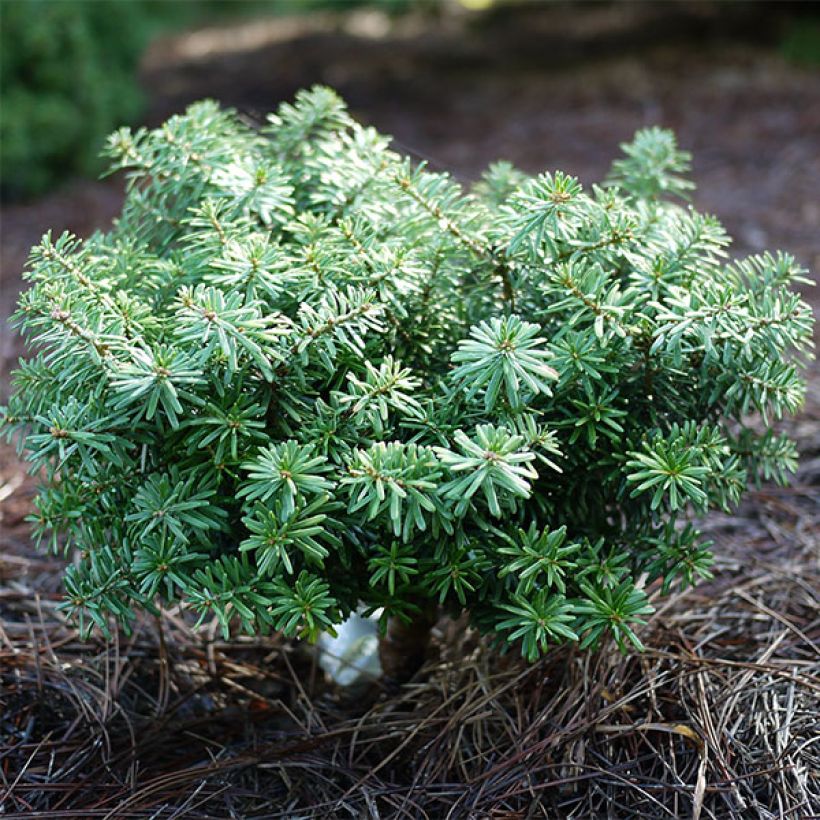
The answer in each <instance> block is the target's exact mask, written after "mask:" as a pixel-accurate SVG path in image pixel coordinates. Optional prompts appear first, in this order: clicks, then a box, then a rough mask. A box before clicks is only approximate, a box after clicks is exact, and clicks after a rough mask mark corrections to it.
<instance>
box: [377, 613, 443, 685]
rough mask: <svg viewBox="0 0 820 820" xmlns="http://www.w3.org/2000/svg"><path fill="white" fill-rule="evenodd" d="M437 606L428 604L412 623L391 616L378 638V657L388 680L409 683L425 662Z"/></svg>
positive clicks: (388, 681)
mask: <svg viewBox="0 0 820 820" xmlns="http://www.w3.org/2000/svg"><path fill="white" fill-rule="evenodd" d="M435 622H436V607H435V606H429V605H428V606H426V607H424V608H422V610H421V612H420V613H419V614H418V615H416V616H415V618H413V620H412V621H410V623H407V622H405V621H402V620H400V619H399V618H391V619H390V620H389V621H388V623H387V632H386V633H385V635H384V637H383V638H381V640H380V641H379V660H380V661H381V666H382V674H383V676H384V680H385V682H386V683H394V684H401V683H406V682H407V681H408V680H410V678H412V677H413V675H414V674H415V673H416V672H418V670H419V668H420V667H421V665H422V664H423V663H424V658H425V655H426V654H427V647H428V645H429V644H430V630H431V629H432V628H433V625H434V624H435Z"/></svg>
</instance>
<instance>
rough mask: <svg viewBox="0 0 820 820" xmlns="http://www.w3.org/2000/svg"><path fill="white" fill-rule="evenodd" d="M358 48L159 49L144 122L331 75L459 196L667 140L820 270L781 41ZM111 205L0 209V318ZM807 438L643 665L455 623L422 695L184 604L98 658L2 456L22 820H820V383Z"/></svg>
mask: <svg viewBox="0 0 820 820" xmlns="http://www.w3.org/2000/svg"><path fill="white" fill-rule="evenodd" d="M356 31H357V29H355V27H354V29H353V31H352V33H351V32H350V31H345V30H342V31H336V30H333V31H329V32H322V31H319V32H315V31H313V30H312V29H311V30H310V31H302V30H300V29H297V30H296V31H295V32H293V33H292V34H291V35H289V36H288V37H285V38H284V39H275V38H274V39H273V40H272V41H271V42H268V41H265V40H264V38H261V40H260V39H259V38H257V40H251V42H253V44H254V47H253V49H252V50H247V49H244V50H243V49H240V50H224V51H223V52H218V51H217V52H216V53H213V52H210V53H209V54H208V55H207V57H206V58H205V57H202V56H200V55H201V52H200V51H197V50H196V49H191V48H190V40H189V41H188V47H187V50H186V41H185V40H176V41H173V42H170V43H166V44H164V46H162V48H159V47H158V48H157V49H156V50H155V52H154V53H153V54H152V55H149V59H148V61H147V63H146V67H145V76H146V79H147V81H148V82H150V84H151V86H152V87H154V88H155V89H157V90H158V93H157V95H156V96H155V99H154V103H153V105H154V108H153V114H152V117H154V118H155V119H157V118H160V117H162V116H164V115H166V114H167V113H168V112H169V111H170V110H172V109H175V108H178V107H179V106H181V105H182V104H184V103H185V102H186V101H188V100H190V99H195V98H197V97H200V96H203V95H206V94H208V95H212V96H217V97H219V98H221V99H223V100H224V101H225V102H227V103H229V104H234V105H237V106H240V107H241V108H243V109H244V110H246V111H248V112H249V113H250V114H253V113H254V112H255V111H259V110H265V109H269V108H272V107H273V105H274V103H275V102H276V100H278V99H279V98H281V97H283V96H289V95H290V94H291V93H292V91H293V90H294V88H296V87H299V86H302V85H307V84H309V83H310V82H313V81H322V82H330V83H333V84H334V85H337V86H339V88H340V90H341V91H342V92H343V93H344V94H345V95H346V96H348V97H349V98H350V99H351V101H352V103H353V106H354V109H355V111H354V113H356V114H357V115H358V116H361V117H363V118H365V119H366V120H368V121H369V122H372V123H373V124H374V125H377V126H378V127H379V128H380V129H382V130H385V131H388V132H392V133H394V134H396V136H397V138H398V140H399V144H400V145H401V147H402V148H403V149H405V150H413V151H414V152H415V153H417V154H418V155H420V156H424V157H428V156H429V157H430V158H432V159H434V160H435V163H436V164H437V165H440V166H445V167H448V168H452V169H454V170H455V172H456V173H458V174H459V175H460V176H461V177H464V178H465V179H469V178H474V177H475V175H476V174H477V173H478V171H479V170H480V169H481V167H483V166H484V165H485V164H486V162H488V161H490V160H493V159H496V158H497V157H499V156H506V157H508V158H510V159H511V160H513V161H515V162H517V163H519V164H520V165H521V166H522V167H524V168H526V169H528V170H536V169H538V168H540V167H542V166H545V165H546V166H549V167H561V168H564V169H566V170H567V171H571V172H575V173H578V174H579V175H580V176H581V178H582V179H584V180H589V179H594V178H598V177H599V176H600V175H601V174H602V172H603V170H604V169H605V167H606V163H607V162H608V159H609V157H611V156H612V154H613V153H614V148H615V145H616V143H617V142H618V141H620V140H622V139H625V138H627V137H628V136H629V135H630V134H631V132H632V131H634V130H635V128H637V127H640V126H641V125H644V124H647V123H650V122H655V121H660V122H661V123H662V124H664V125H670V126H672V127H674V128H676V130H677V131H678V133H679V137H680V141H681V143H682V145H683V146H684V147H686V148H687V149H690V150H692V151H693V153H694V154H695V173H694V175H695V179H696V181H697V182H698V185H699V188H698V192H697V194H696V197H695V199H696V204H697V205H698V206H699V207H701V208H705V209H707V210H711V211H714V212H716V213H717V214H718V215H719V216H720V217H721V218H723V219H724V221H725V223H726V225H727V227H728V228H729V230H730V232H731V233H733V234H734V235H735V236H736V237H737V238H738V242H737V245H736V247H735V250H736V251H737V253H738V254H743V253H747V252H751V251H756V250H758V249H759V248H760V247H762V246H779V247H784V248H786V249H788V250H790V251H793V252H794V253H795V254H796V256H797V257H798V259H799V260H800V261H801V262H802V263H803V264H805V265H806V266H810V267H812V268H813V269H814V270H815V271H817V270H820V248H818V245H817V235H818V231H819V230H820V207H818V203H817V195H816V191H817V190H818V189H820V164H819V163H820V150H818V148H820V146H818V142H820V140H818V137H817V135H818V133H820V121H818V119H817V118H818V116H820V114H818V111H820V106H817V105H812V104H813V103H816V102H817V100H818V99H820V81H819V80H818V78H817V76H816V75H814V74H811V73H809V72H807V71H804V70H800V69H796V68H793V67H790V66H788V65H787V64H785V63H784V62H783V61H782V60H781V59H780V58H779V57H777V56H776V55H775V54H772V53H771V52H770V51H769V50H767V49H764V48H762V47H759V46H752V45H749V44H747V43H725V42H719V43H713V44H712V46H711V47H708V48H707V49H705V50H696V49H694V48H693V47H692V44H691V43H686V42H677V43H675V44H667V45H661V46H653V47H648V46H647V47H641V50H640V51H638V52H630V54H629V56H619V54H618V53H617V51H616V52H615V53H612V52H605V53H603V54H597V55H596V58H595V59H594V60H591V61H588V62H586V61H584V60H583V59H578V58H577V55H576V58H573V59H571V60H568V62H566V63H565V64H564V63H560V62H559V63H557V64H552V65H539V64H538V62H537V60H536V61H535V63H534V62H533V60H534V59H535V58H533V59H528V60H524V61H520V62H518V63H514V64H509V65H507V66H505V65H504V61H503V59H500V58H499V57H498V55H497V54H496V55H494V56H493V58H492V59H490V57H488V56H486V55H485V56H482V52H481V51H480V50H478V51H476V49H475V48H467V47H466V46H458V48H462V49H463V50H462V51H458V48H456V47H455V46H454V47H453V48H451V49H450V50H449V51H448V48H447V41H446V36H447V35H446V33H445V34H444V35H441V36H440V37H439V39H437V40H434V41H433V42H434V43H438V44H439V45H438V46H436V52H435V54H436V55H438V56H437V57H436V56H435V55H433V56H434V57H435V59H433V57H431V54H430V48H431V47H430V46H429V45H423V43H424V42H426V41H424V40H423V39H422V38H420V37H415V36H411V34H412V32H411V34H403V35H401V36H399V35H395V40H393V41H391V40H390V39H389V38H390V36H392V35H389V34H388V35H383V36H382V38H381V39H379V38H377V37H373V36H371V35H372V32H373V31H374V30H373V29H372V28H371V30H370V31H371V34H367V33H366V30H365V32H364V33H362V32H361V30H359V33H358V34H357V33H356ZM385 36H386V37H387V40H386V41H385ZM579 36H581V35H579ZM442 38H444V40H443V42H444V45H441V42H442ZM510 39H511V42H514V40H513V39H512V38H510ZM453 42H455V43H458V42H461V41H458V40H457V41H453ZM453 42H451V45H453ZM464 42H468V40H464ZM467 57H469V59H467ZM422 58H423V59H422ZM298 60H301V62H300V63H298V67H297V65H296V63H295V62H294V61H298ZM447 60H451V62H449V63H448V62H447ZM284 64H287V65H288V73H287V74H284V75H283V73H282V72H278V67H281V66H282V65H284ZM570 66H571V67H570ZM277 72H278V73H277ZM291 77H292V80H291V79H289V78H291ZM291 83H292V85H291ZM501 111H503V116H500V115H499V112H501ZM761 158H765V159H764V160H763V161H762V160H761ZM120 185H121V184H120V183H119V182H117V181H114V182H109V183H105V184H100V185H91V184H89V183H77V184H76V185H74V186H72V187H70V188H68V189H67V190H65V191H62V192H59V193H57V194H55V195H53V196H51V197H48V198H47V199H45V200H43V201H41V202H38V203H32V204H29V205H25V206H15V207H14V208H5V209H4V211H3V247H2V269H3V276H4V280H3V295H2V301H3V304H2V308H3V311H4V314H5V313H7V312H8V311H9V310H10V309H11V304H12V302H13V300H14V296H15V294H16V292H17V290H18V287H19V284H20V283H19V280H18V278H17V276H16V272H17V271H19V269H20V268H21V265H22V261H23V258H24V255H25V253H26V251H27V249H28V247H29V246H30V245H31V244H33V243H34V242H36V241H37V240H38V238H39V235H40V234H41V233H42V232H43V231H44V230H45V229H46V228H49V227H51V228H55V229H56V230H59V229H60V228H62V227H63V226H65V227H71V228H72V229H73V230H76V231H78V232H79V233H81V234H87V233H89V232H91V231H92V230H94V229H95V228H97V227H101V226H103V225H105V224H106V223H107V222H108V221H109V220H110V218H111V216H112V215H113V214H114V213H115V212H116V211H117V209H118V207H119V197H120V191H121V187H120ZM816 294H817V291H816V290H811V291H809V292H808V296H809V298H810V299H811V300H812V301H814V302H815V303H816V302H817V297H816ZM0 341H2V351H3V357H4V367H3V377H4V380H5V377H6V375H7V372H8V367H9V364H10V361H11V360H12V359H13V358H14V356H15V355H16V354H17V352H18V348H17V344H16V341H15V340H14V339H13V337H12V336H11V335H10V333H9V330H8V328H7V326H5V325H4V329H3V336H2V340H0ZM791 429H792V432H793V435H794V437H795V438H796V440H797V442H798V445H799V446H800V448H801V451H802V456H803V462H802V467H801V472H800V473H799V474H798V476H797V478H796V480H795V482H794V485H793V486H792V487H790V488H787V489H779V488H771V487H767V488H764V489H762V490H760V491H757V492H755V493H752V494H750V496H749V497H748V500H747V501H746V503H745V504H744V505H743V507H742V508H741V509H740V510H739V511H738V512H737V513H736V514H735V515H732V516H725V515H722V516H712V517H710V519H709V521H708V523H707V525H706V529H707V531H708V533H709V536H710V537H711V538H713V540H714V541H715V542H716V548H715V552H716V555H717V567H716V577H715V579H714V580H713V581H712V582H709V583H704V584H701V585H700V586H699V587H697V588H696V589H695V590H692V591H689V592H686V593H683V594H678V595H674V596H672V597H671V598H669V599H666V600H664V601H661V602H659V604H658V612H657V613H656V614H655V615H654V616H653V617H652V619H651V622H650V624H649V625H648V626H647V627H646V628H645V629H644V631H643V633H642V637H643V639H644V641H645V642H646V644H647V647H648V649H647V652H646V653H645V654H644V655H641V656H636V657H630V658H624V657H622V656H621V655H619V654H618V653H617V652H615V651H614V649H613V648H612V647H608V648H606V649H604V650H602V651H600V652H598V653H595V654H588V655H583V654H579V653H577V652H573V651H572V650H570V649H561V650H556V651H554V652H553V653H551V654H550V655H549V656H548V657H547V658H545V659H544V660H543V661H541V662H539V663H537V664H535V665H533V666H527V665H524V664H522V663H521V662H519V661H518V660H517V659H516V658H515V657H514V656H513V655H509V656H505V657H501V656H499V655H498V654H497V653H495V652H494V651H492V650H490V649H488V648H487V646H486V645H485V644H484V643H483V642H482V641H481V640H480V639H479V638H478V637H477V636H476V634H475V633H473V632H472V631H471V630H468V629H467V628H466V627H465V626H464V624H461V623H453V622H448V621H443V622H441V623H440V624H439V625H438V627H437V630H436V635H435V640H434V643H433V645H432V647H431V649H430V653H429V658H428V661H427V663H426V665H425V666H424V668H423V669H422V670H421V671H420V672H419V673H418V675H417V676H416V677H415V678H414V680H413V681H412V682H411V683H410V684H408V685H407V686H405V687H404V688H402V689H401V690H400V691H392V690H386V689H384V688H383V687H382V686H381V685H380V684H379V683H378V682H375V681H374V682H373V683H372V685H370V686H369V687H367V688H366V690H365V691H362V692H358V693H356V694H355V696H353V695H349V694H345V693H343V692H339V691H336V690H334V689H333V688H332V687H329V686H328V685H327V684H326V683H325V681H324V679H323V676H322V673H321V671H320V670H319V669H318V666H317V665H316V663H315V661H314V659H313V657H312V655H311V654H310V652H309V651H308V650H306V649H305V648H304V647H299V646H295V645H293V644H289V643H284V642H282V641H279V640H277V639H258V640H251V639H245V638H243V639H238V640H235V641H231V642H224V641H222V640H221V639H220V638H219V636H218V631H217V630H216V628H215V626H214V625H211V624H205V625H204V626H203V627H201V628H200V629H198V630H195V629H193V628H192V626H191V621H190V619H187V618H185V617H183V616H181V615H180V614H179V613H175V612H169V613H166V614H165V615H164V616H163V620H162V624H161V625H160V624H158V623H157V622H156V621H154V620H153V619H149V618H144V619H142V620H140V621H139V623H138V626H137V629H136V631H135V633H134V635H133V636H130V637H127V636H124V635H119V636H117V637H116V638H115V640H113V641H112V642H109V643H105V642H103V641H101V640H97V641H92V642H90V643H82V642H80V641H79V640H78V638H77V635H76V633H75V631H74V630H73V629H72V628H71V627H70V626H68V625H66V624H65V623H64V621H63V619H62V617H61V616H60V614H59V612H58V611H57V609H56V605H57V604H58V603H59V601H60V599H61V592H60V580H61V570H62V562H61V561H60V560H59V559H56V558H53V557H48V556H44V555H41V554H37V553H35V552H34V551H33V550H32V547H31V544H30V541H29V538H28V525H27V524H26V523H25V522H24V520H23V519H24V516H25V515H26V514H27V513H28V512H29V509H30V506H29V498H30V494H31V489H32V482H31V479H30V478H29V477H27V476H26V475H25V474H24V472H23V468H22V467H21V465H20V464H19V463H18V462H17V460H16V459H15V457H14V454H13V451H12V450H11V449H10V448H8V447H5V446H4V447H3V449H2V450H0V504H2V519H0V527H1V528H2V530H0V706H1V707H2V708H0V714H2V717H0V805H2V807H3V811H4V816H9V817H15V816H20V817H24V816H25V817H30V816H36V814H35V812H43V813H47V816H49V817H60V816H63V817H76V816H78V815H81V816H86V817H106V816H108V817H158V818H163V817H168V818H170V817H203V818H204V817H228V816H235V817H254V816H265V817H277V816H281V817H289V818H292V817H302V816H316V817H337V816H338V817H412V818H416V817H419V818H421V817H430V818H438V817H448V816H449V817H453V818H460V817H476V818H478V817H481V818H483V817H497V818H517V817H522V818H523V817H530V816H533V817H538V816H547V817H552V816H557V817H564V816H570V817H601V816H611V817H649V818H658V817H680V816H692V815H694V816H696V817H697V816H700V817H714V818H724V817H738V818H741V817H743V818H746V817H753V818H754V817H760V818H769V817H784V818H802V817H806V816H812V814H813V813H818V812H820V775H819V774H818V771H820V759H819V755H820V751H819V750H818V747H817V741H816V738H817V736H818V734H820V715H818V710H817V707H816V704H817V701H818V697H819V696H820V692H818V689H820V686H818V684H817V681H818V679H820V648H818V644H820V599H818V595H817V590H818V588H820V571H818V548H819V547H820V545H819V544H818V529H819V528H818V524H820V513H818V505H817V497H818V486H820V373H819V372H818V370H817V368H815V369H814V371H813V374H812V380H811V385H810V389H809V396H808V401H807V405H806V408H805V410H804V412H803V414H802V415H801V416H800V418H799V419H798V420H796V421H795V422H793V423H792V425H791Z"/></svg>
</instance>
